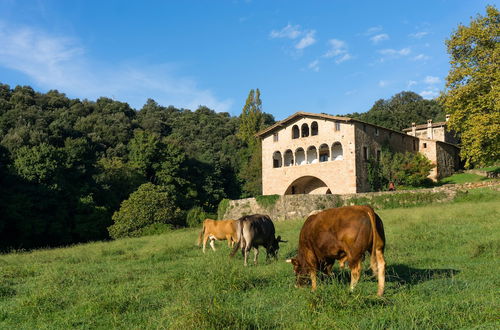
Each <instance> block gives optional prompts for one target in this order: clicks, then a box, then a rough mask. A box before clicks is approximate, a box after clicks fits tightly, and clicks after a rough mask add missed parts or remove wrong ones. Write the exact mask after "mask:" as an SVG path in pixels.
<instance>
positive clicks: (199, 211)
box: [186, 206, 213, 227]
mask: <svg viewBox="0 0 500 330" xmlns="http://www.w3.org/2000/svg"><path fill="white" fill-rule="evenodd" d="M206 218H213V215H209V214H208V213H207V212H205V211H204V210H203V208H202V207H200V206H195V207H193V208H192V209H191V210H189V211H188V213H187V215H186V224H187V225H188V226H189V227H198V226H199V225H200V224H201V223H202V222H203V220H205V219H206Z"/></svg>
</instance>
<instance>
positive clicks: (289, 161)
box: [284, 149, 293, 166]
mask: <svg viewBox="0 0 500 330" xmlns="http://www.w3.org/2000/svg"><path fill="white" fill-rule="evenodd" d="M284 164H285V166H292V165H293V152H292V150H290V149H288V150H287V151H285V163H284Z"/></svg>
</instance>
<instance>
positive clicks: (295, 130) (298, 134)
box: [292, 125, 300, 139]
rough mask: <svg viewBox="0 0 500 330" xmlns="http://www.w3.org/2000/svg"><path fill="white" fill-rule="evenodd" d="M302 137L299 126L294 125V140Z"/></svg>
mask: <svg viewBox="0 0 500 330" xmlns="http://www.w3.org/2000/svg"><path fill="white" fill-rule="evenodd" d="M299 136H300V132H299V126H297V125H293V127H292V139H298V138H299Z"/></svg>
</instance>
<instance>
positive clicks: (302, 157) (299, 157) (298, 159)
mask: <svg viewBox="0 0 500 330" xmlns="http://www.w3.org/2000/svg"><path fill="white" fill-rule="evenodd" d="M305 163H306V154H305V153H304V149H302V148H298V149H297V150H295V165H303V164H305Z"/></svg>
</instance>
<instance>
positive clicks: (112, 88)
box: [0, 23, 233, 111]
mask: <svg viewBox="0 0 500 330" xmlns="http://www.w3.org/2000/svg"><path fill="white" fill-rule="evenodd" d="M0 45H2V46H1V47H0V65H1V66H4V67H6V68H9V69H12V70H16V71H19V72H22V73H24V74H25V75H27V76H28V77H29V78H30V79H31V80H32V81H33V82H34V83H35V84H37V85H39V86H40V87H42V88H45V89H59V90H60V91H62V92H65V93H68V95H70V96H72V97H79V98H89V99H95V98H98V97H100V96H108V97H113V96H114V97H116V98H118V99H120V100H123V101H125V102H128V103H130V104H131V105H132V106H133V107H136V108H137V107H140V106H141V105H142V104H143V103H144V102H145V101H146V99H147V98H154V99H155V100H156V101H157V102H158V103H160V104H165V105H170V104H171V105H175V106H177V107H184V108H190V109H195V108H197V107H198V106H199V105H206V106H207V107H210V108H212V109H214V110H217V111H228V110H229V108H230V107H231V105H232V103H233V102H232V100H219V99H217V98H216V97H215V96H214V94H213V92H211V91H210V90H209V89H202V88H200V87H198V84H197V82H196V81H195V80H194V79H192V78H186V77H181V76H179V75H177V74H175V72H174V71H175V67H174V66H173V65H170V64H158V65H149V66H148V65H144V64H137V65H133V64H114V63H113V64H111V63H96V62H95V61H94V62H93V61H91V59H89V58H88V57H87V56H86V53H85V49H84V47H83V46H82V45H80V44H79V43H78V42H77V41H76V40H74V39H71V38H67V37H64V36H63V37H60V36H53V35H49V34H47V33H44V32H43V31H39V30H36V29H32V28H28V27H25V28H22V29H15V28H11V27H9V26H8V25H7V24H6V23H3V24H0Z"/></svg>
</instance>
